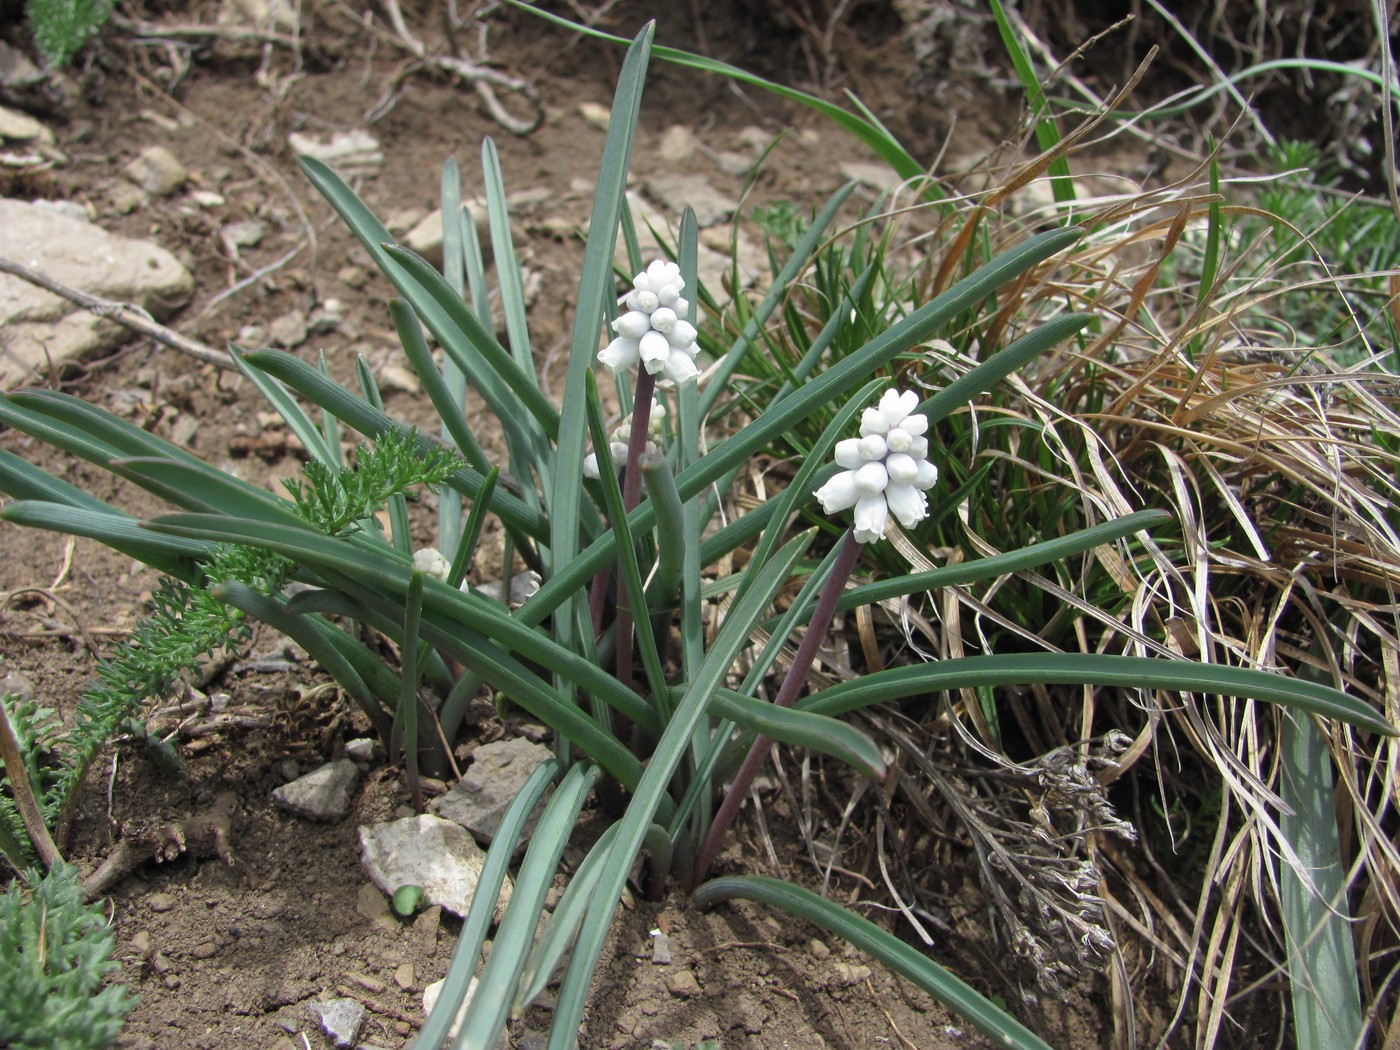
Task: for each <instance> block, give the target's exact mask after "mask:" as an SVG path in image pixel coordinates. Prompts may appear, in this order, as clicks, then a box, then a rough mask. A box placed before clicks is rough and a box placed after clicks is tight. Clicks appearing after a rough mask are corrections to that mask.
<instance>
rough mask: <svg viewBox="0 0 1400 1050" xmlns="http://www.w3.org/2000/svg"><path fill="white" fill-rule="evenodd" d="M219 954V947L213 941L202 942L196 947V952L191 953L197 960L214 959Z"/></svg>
mask: <svg viewBox="0 0 1400 1050" xmlns="http://www.w3.org/2000/svg"><path fill="white" fill-rule="evenodd" d="M218 952H219V946H218V945H217V944H215V943H214V942H213V941H202V942H201V943H199V944H196V945H195V946H194V951H192V952H190V954H191V955H193V956H194V957H195V958H196V959H212V958H214V956H215V955H217V954H218Z"/></svg>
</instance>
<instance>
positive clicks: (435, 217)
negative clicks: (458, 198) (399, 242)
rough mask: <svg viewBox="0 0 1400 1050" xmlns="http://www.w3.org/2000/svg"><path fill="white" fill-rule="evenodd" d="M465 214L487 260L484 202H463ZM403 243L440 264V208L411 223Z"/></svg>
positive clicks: (433, 262)
mask: <svg viewBox="0 0 1400 1050" xmlns="http://www.w3.org/2000/svg"><path fill="white" fill-rule="evenodd" d="M463 207H465V208H466V209H467V214H469V215H470V216H471V217H472V222H473V223H474V224H475V226H476V235H477V237H478V239H480V241H481V250H482V252H483V253H484V255H485V257H486V258H487V259H488V260H489V259H490V257H491V241H490V237H491V233H490V220H489V219H488V217H487V214H486V204H485V202H484V201H480V200H475V199H473V200H469V201H464V202H463ZM403 244H404V246H405V247H406V248H412V249H413V250H414V251H415V252H417V253H418V254H419V255H421V256H423V258H425V259H427V260H428V261H429V262H430V263H432V264H433V265H434V266H440V265H441V264H442V209H441V208H438V209H436V210H435V211H431V212H429V213H428V214H427V215H425V216H423V217H422V218H421V219H418V220H417V221H415V222H414V223H413V225H412V226H411V227H410V228H409V230H408V232H407V233H405V234H404V235H403Z"/></svg>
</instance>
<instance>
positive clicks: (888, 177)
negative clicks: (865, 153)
mask: <svg viewBox="0 0 1400 1050" xmlns="http://www.w3.org/2000/svg"><path fill="white" fill-rule="evenodd" d="M841 175H842V177H843V178H846V179H849V180H850V181H851V182H858V183H860V184H861V185H862V186H868V187H869V188H870V189H872V190H876V191H878V192H880V193H885V192H887V191H889V190H892V189H894V188H895V187H896V186H898V185H899V184H900V183H901V182H903V181H904V180H903V179H901V178H900V177H899V174H898V173H897V172H896V171H895V170H894V169H893V168H891V167H890V166H889V165H888V164H882V163H880V162H879V161H873V160H843V161H842V162H841Z"/></svg>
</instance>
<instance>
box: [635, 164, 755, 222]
mask: <svg viewBox="0 0 1400 1050" xmlns="http://www.w3.org/2000/svg"><path fill="white" fill-rule="evenodd" d="M645 185H646V191H647V195H648V196H650V197H651V198H652V199H653V200H654V201H656V202H657V204H659V205H661V206H662V209H663V210H666V211H671V212H674V213H675V214H676V215H677V216H679V215H680V213H681V211H682V209H684V208H686V207H690V208H692V209H694V211H695V221H696V222H697V223H699V224H700V226H701V227H705V226H714V225H715V224H716V223H721V222H724V221H725V220H726V219H728V218H729V217H730V216H731V215H733V214H734V213H735V212H736V211H738V210H739V202H738V201H736V200H735V199H734V198H733V197H730V196H729V195H728V194H725V193H721V192H720V191H719V190H717V189H715V187H714V186H713V185H712V184H711V182H710V180H709V179H707V178H706V177H705V176H704V175H687V174H672V173H667V174H662V175H653V176H651V177H650V178H649V179H647V180H646V184H645Z"/></svg>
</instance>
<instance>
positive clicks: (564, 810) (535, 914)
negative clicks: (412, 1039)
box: [452, 762, 599, 1050]
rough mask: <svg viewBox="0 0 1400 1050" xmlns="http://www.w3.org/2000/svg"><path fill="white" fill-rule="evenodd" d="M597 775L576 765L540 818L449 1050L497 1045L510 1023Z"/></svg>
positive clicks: (584, 765) (589, 767)
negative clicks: (543, 918) (547, 907)
mask: <svg viewBox="0 0 1400 1050" xmlns="http://www.w3.org/2000/svg"><path fill="white" fill-rule="evenodd" d="M598 775H599V770H598V767H597V766H595V765H593V764H592V763H583V762H580V763H578V764H577V765H575V766H574V767H573V768H571V769H570V770H569V772H568V773H566V774H565V776H564V779H563V780H562V781H560V783H559V787H558V788H557V789H555V792H554V797H553V798H551V799H550V800H549V806H548V808H546V809H545V812H544V815H543V816H542V817H540V822H539V825H538V826H537V827H536V828H535V832H534V835H533V836H532V837H531V842H530V849H529V850H528V851H527V852H526V854H525V861H524V863H523V864H521V866H520V873H519V875H518V876H517V877H516V880H515V888H514V889H513V890H512V891H511V897H510V904H509V905H508V906H507V907H506V913H505V916H504V917H503V918H502V919H501V925H500V927H499V929H497V931H496V937H495V939H494V940H493V941H492V942H491V954H490V956H489V957H488V958H487V960H486V965H485V967H483V968H482V971H481V976H480V977H479V978H477V986H476V993H475V994H474V995H473V996H472V1001H471V1005H470V1006H469V1007H468V1008H467V1015H466V1017H464V1018H463V1019H462V1029H461V1031H460V1032H459V1033H458V1035H457V1038H456V1040H454V1041H453V1043H452V1046H453V1050H473V1048H475V1047H487V1046H495V1045H496V1040H497V1038H498V1037H499V1036H500V1033H501V1031H502V1030H503V1029H504V1028H505V1025H506V1022H507V1021H508V1020H509V1019H510V1007H511V1003H513V1002H514V1001H515V989H516V986H517V984H518V983H519V981H520V975H521V973H522V972H523V971H524V969H525V963H526V961H527V960H528V959H529V956H530V949H531V947H532V946H533V944H534V940H535V931H536V930H537V929H538V928H539V924H540V915H541V914H542V913H543V912H544V900H545V895H546V894H547V893H548V892H549V888H550V886H551V885H552V884H553V882H554V874H555V871H556V870H557V869H558V867H559V858H560V856H561V855H562V854H563V852H564V847H565V846H566V845H567V844H568V841H569V836H570V835H571V834H572V833H573V830H574V826H575V824H577V823H578V815H579V813H580V812H581V811H582V809H583V803H584V801H585V800H586V799H587V798H588V793H589V791H590V790H592V788H593V785H594V784H596V783H597V782H598Z"/></svg>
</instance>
